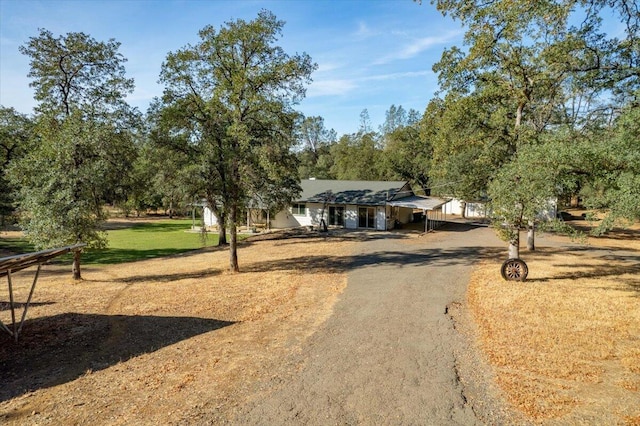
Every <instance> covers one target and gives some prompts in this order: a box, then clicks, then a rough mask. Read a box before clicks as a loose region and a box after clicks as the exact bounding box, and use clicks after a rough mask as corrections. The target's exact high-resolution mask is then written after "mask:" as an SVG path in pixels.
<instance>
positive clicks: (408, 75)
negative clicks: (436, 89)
mask: <svg viewBox="0 0 640 426" xmlns="http://www.w3.org/2000/svg"><path fill="white" fill-rule="evenodd" d="M431 74H433V71H429V70H423V71H406V72H395V73H389V74H379V75H370V76H368V77H364V78H363V79H362V80H369V81H384V80H398V79H400V78H411V77H422V76H424V75H431Z"/></svg>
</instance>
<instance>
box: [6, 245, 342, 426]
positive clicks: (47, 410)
mask: <svg viewBox="0 0 640 426" xmlns="http://www.w3.org/2000/svg"><path fill="white" fill-rule="evenodd" d="M350 247H351V243H349V242H348V241H343V242H341V243H340V244H335V243H333V242H332V241H331V240H324V239H322V238H309V239H305V240H304V243H301V241H300V240H296V239H292V240H277V241H260V242H255V243H252V244H246V245H243V246H242V247H241V248H240V250H239V258H240V266H241V269H244V270H246V271H249V272H244V273H240V274H229V273H227V272H225V270H226V267H227V264H228V252H227V251H211V250H208V251H201V252H195V253H189V254H186V255H181V256H176V257H173V258H164V259H156V260H150V261H144V262H136V263H132V264H126V265H115V266H108V267H91V268H86V269H85V270H84V272H83V275H84V278H85V280H84V281H83V282H81V283H79V284H78V283H74V282H72V281H70V280H69V279H68V275H69V274H68V272H67V271H63V272H61V273H57V272H56V271H55V268H53V267H51V266H49V267H47V269H48V270H49V272H48V273H46V274H44V276H42V277H41V278H40V283H39V284H38V287H37V288H36V292H35V299H34V303H35V304H34V306H33V307H32V308H31V309H30V311H29V316H28V318H29V320H28V322H27V324H26V325H25V330H24V332H23V335H22V337H21V340H20V342H19V343H18V344H14V343H12V342H11V340H10V339H9V338H8V337H6V336H1V337H0V339H2V340H0V370H2V377H3V382H5V383H6V385H5V384H3V387H2V389H0V396H1V398H0V423H2V424H21V425H23V424H84V423H88V424H167V423H175V422H178V421H182V422H185V423H189V422H190V419H194V418H198V416H199V415H200V413H202V412H208V413H211V412H216V413H219V415H220V416H222V418H223V416H224V413H225V412H226V411H228V410H232V409H233V407H234V406H235V405H237V404H240V403H241V402H242V401H243V400H244V399H245V398H248V397H250V395H251V392H250V388H251V386H252V385H253V384H254V383H256V382H257V381H258V380H260V379H262V378H265V377H269V374H270V371H272V370H273V369H274V367H275V366H276V365H277V364H278V362H279V361H280V360H281V358H282V357H283V356H284V354H285V352H286V351H285V349H286V350H289V349H290V348H291V347H293V348H295V347H296V345H300V344H301V343H302V342H303V341H304V340H305V339H306V338H307V337H308V336H309V335H310V334H311V333H313V331H314V330H315V329H316V327H317V326H318V325H319V324H321V323H322V322H323V321H324V320H325V319H326V318H327V317H328V316H329V315H330V313H331V310H332V306H333V304H334V303H335V301H336V300H337V297H338V295H339V294H340V293H341V292H342V290H343V288H344V287H345V285H346V277H345V273H344V271H340V270H333V271H325V272H321V271H318V270H313V269H302V267H297V266H296V265H297V264H300V265H305V264H306V263H305V262H302V261H301V262H296V261H295V260H296V259H297V260H304V259H305V258H308V257H310V256H324V257H326V258H332V257H337V258H339V257H341V256H344V255H346V254H348V253H349V251H350ZM283 265H284V266H283ZM52 269H54V270H53V271H52ZM30 279H31V278H30V277H27V276H24V277H16V280H15V281H16V287H17V293H18V294H19V295H20V296H19V297H18V301H22V299H24V298H26V291H27V287H28V285H29V284H30ZM2 298H4V295H3V296H2ZM8 315H9V311H8V310H6V309H5V310H0V316H1V317H2V320H3V321H5V322H6V321H7V320H8V319H9V318H8ZM287 348H289V349H287ZM159 407H162V409H161V410H160V409H159Z"/></svg>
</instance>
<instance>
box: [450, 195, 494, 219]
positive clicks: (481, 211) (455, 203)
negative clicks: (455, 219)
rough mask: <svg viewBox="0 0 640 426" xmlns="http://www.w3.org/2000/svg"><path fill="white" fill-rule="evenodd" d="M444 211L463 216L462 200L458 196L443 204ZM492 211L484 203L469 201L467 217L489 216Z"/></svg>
mask: <svg viewBox="0 0 640 426" xmlns="http://www.w3.org/2000/svg"><path fill="white" fill-rule="evenodd" d="M442 213H446V214H455V215H458V216H462V201H461V200H458V199H456V198H454V199H452V200H451V201H449V202H448V203H446V204H445V205H444V206H442ZM489 213H490V212H488V211H487V208H486V205H485V204H484V203H467V208H466V214H465V216H466V217H487V216H488V215H489Z"/></svg>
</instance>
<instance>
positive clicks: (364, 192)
mask: <svg viewBox="0 0 640 426" xmlns="http://www.w3.org/2000/svg"><path fill="white" fill-rule="evenodd" d="M300 186H301V187H302V193H301V194H300V197H299V198H298V199H297V200H296V201H298V202H307V203H324V202H325V201H327V197H329V200H328V202H329V203H330V204H358V205H373V206H381V205H385V204H386V202H387V201H389V200H393V199H397V198H403V197H407V196H410V195H413V191H412V190H411V186H410V185H409V183H408V182H406V181H364V180H321V179H303V180H302V182H300Z"/></svg>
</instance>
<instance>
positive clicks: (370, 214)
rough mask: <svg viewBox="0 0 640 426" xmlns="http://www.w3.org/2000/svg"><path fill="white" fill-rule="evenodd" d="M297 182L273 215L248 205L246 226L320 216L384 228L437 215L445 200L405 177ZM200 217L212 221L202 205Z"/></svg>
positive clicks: (304, 221)
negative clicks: (292, 195)
mask: <svg viewBox="0 0 640 426" xmlns="http://www.w3.org/2000/svg"><path fill="white" fill-rule="evenodd" d="M300 186H301V188H302V192H301V194H300V196H299V197H298V198H297V199H296V200H294V201H293V203H292V205H291V206H290V207H288V208H286V209H284V210H282V211H280V212H278V213H277V214H276V215H275V216H269V215H268V213H266V212H264V211H251V210H252V209H249V210H250V211H248V213H247V222H248V226H250V224H251V223H259V222H253V220H256V221H262V222H263V223H264V221H266V224H265V226H264V227H266V228H271V229H278V228H295V227H300V226H308V227H315V228H317V227H319V226H320V225H321V221H322V220H323V219H324V222H325V224H326V225H327V226H329V227H339V228H346V229H375V230H380V231H385V230H391V229H393V228H394V227H396V226H397V225H399V224H406V223H409V222H411V221H413V218H414V212H422V213H424V214H425V215H426V214H428V213H429V212H432V214H435V215H436V216H438V217H439V215H440V214H441V211H442V206H443V205H444V204H445V203H446V202H447V201H448V200H444V199H441V198H436V197H424V196H419V195H415V194H414V192H413V190H412V189H411V186H410V185H409V182H406V181H356V180H324V179H304V180H302V181H301V182H300ZM253 210H255V209H253ZM204 220H205V225H206V226H214V225H215V224H216V221H215V216H214V215H213V214H212V213H211V210H210V209H208V208H206V207H205V209H204Z"/></svg>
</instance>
